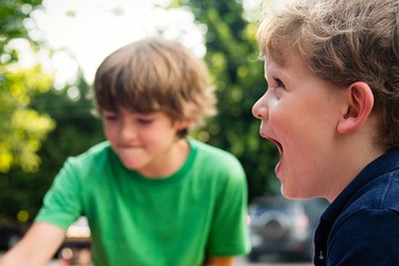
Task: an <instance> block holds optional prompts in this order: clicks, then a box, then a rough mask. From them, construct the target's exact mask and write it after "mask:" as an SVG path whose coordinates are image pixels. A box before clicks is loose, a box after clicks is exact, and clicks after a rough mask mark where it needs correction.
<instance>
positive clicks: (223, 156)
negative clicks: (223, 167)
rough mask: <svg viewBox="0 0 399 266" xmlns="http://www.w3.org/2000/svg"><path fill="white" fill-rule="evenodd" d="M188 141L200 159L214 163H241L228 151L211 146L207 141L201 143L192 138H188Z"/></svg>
mask: <svg viewBox="0 0 399 266" xmlns="http://www.w3.org/2000/svg"><path fill="white" fill-rule="evenodd" d="M189 142H190V146H191V147H192V148H193V149H194V150H196V151H197V156H198V157H199V158H200V159H201V160H212V161H213V162H215V163H217V162H226V163H233V164H239V165H241V163H240V162H239V160H238V159H237V157H236V156H234V155H233V154H232V153H230V152H228V151H225V150H222V149H220V148H217V147H215V146H211V145H209V144H207V143H203V142H200V141H198V140H195V139H192V138H190V139H189Z"/></svg>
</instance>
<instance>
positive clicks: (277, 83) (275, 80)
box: [274, 78, 285, 88]
mask: <svg viewBox="0 0 399 266" xmlns="http://www.w3.org/2000/svg"><path fill="white" fill-rule="evenodd" d="M274 82H275V83H276V87H277V88H280V87H281V88H285V85H284V83H283V82H282V81H281V80H280V79H278V78H274Z"/></svg>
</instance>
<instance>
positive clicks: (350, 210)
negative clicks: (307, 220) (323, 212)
mask: <svg viewBox="0 0 399 266" xmlns="http://www.w3.org/2000/svg"><path fill="white" fill-rule="evenodd" d="M356 194H360V196H358V197H357V198H356V200H354V201H353V202H352V203H350V205H349V206H347V207H346V209H345V211H343V212H342V214H341V215H340V216H339V217H338V219H337V221H336V223H335V227H336V229H338V228H341V227H351V228H352V229H350V230H359V229H361V228H368V227H373V226H376V225H377V224H379V225H378V227H379V228H385V229H384V230H386V231H387V232H389V231H390V230H389V227H390V226H391V225H392V221H395V223H399V201H398V200H397V198H398V196H397V195H398V194H399V171H398V170H394V171H392V172H389V173H386V174H384V175H382V176H379V177H377V178H375V179H374V180H373V181H372V182H370V183H368V184H367V185H366V186H364V187H362V188H361V189H360V190H359V191H357V192H356ZM373 230H377V229H373ZM373 232H375V231H373ZM398 232H399V231H398Z"/></svg>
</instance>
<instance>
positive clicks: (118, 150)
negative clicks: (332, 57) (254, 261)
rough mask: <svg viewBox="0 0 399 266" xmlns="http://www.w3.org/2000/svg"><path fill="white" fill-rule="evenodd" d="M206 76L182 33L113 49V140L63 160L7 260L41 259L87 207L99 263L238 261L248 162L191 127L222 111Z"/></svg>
mask: <svg viewBox="0 0 399 266" xmlns="http://www.w3.org/2000/svg"><path fill="white" fill-rule="evenodd" d="M206 84H207V72H206V67H205V65H204V64H203V62H202V61H201V60H199V59H197V58H196V57H195V56H194V55H193V54H192V53H190V52H189V51H188V50H187V49H186V48H184V47H183V45H181V44H179V43H177V42H172V41H167V40H164V39H160V38H146V39H143V40H140V41H136V42H134V43H132V44H129V45H127V46H124V47H122V48H120V49H119V50H117V51H115V52H114V53H112V54H111V55H109V56H108V57H107V58H106V59H105V60H104V61H103V63H102V64H101V65H100V67H99V68H98V70H97V73H96V77H95V81H94V94H95V99H96V104H97V106H98V109H99V112H100V115H101V118H102V120H103V125H104V133H105V136H106V138H107V141H106V142H103V143H100V144H98V145H96V146H94V147H92V148H91V149H89V150H88V151H87V152H85V153H84V154H81V155H79V156H76V157H72V158H69V159H68V160H67V161H66V163H65V164H64V166H63V168H62V169H61V171H60V172H59V174H58V175H57V177H56V179H55V180H54V184H53V185H52V187H51V189H50V190H49V191H48V193H47V194H46V196H45V198H44V203H43V207H42V208H41V210H40V212H39V214H38V215H37V217H36V219H35V223H34V224H33V226H32V227H31V228H30V230H29V231H28V232H27V234H26V236H25V237H24V238H23V240H21V241H20V243H19V244H18V245H17V246H16V247H15V248H14V249H12V250H11V251H10V252H8V253H7V254H6V255H5V256H4V258H3V260H1V261H0V265H1V266H6V265H24V264H26V263H27V262H29V265H43V264H44V263H45V262H46V261H48V260H49V259H50V258H51V257H52V256H53V254H54V253H55V252H56V250H57V249H58V247H59V246H60V245H61V243H62V241H63V239H64V237H65V231H66V229H67V228H68V227H69V225H71V224H72V223H73V222H74V221H75V220H76V219H77V218H78V217H80V216H81V215H85V216H86V217H87V219H88V222H89V226H90V229H91V233H92V235H91V237H92V254H93V262H94V264H95V265H118V266H123V265H129V266H130V265H138V266H146V265H148V266H150V265H153V266H179V265H181V266H194V265H232V264H233V256H236V255H242V254H245V253H247V252H248V250H249V244H248V240H247V232H246V204H247V190H246V179H245V173H244V171H243V168H242V166H241V164H240V163H239V161H238V160H237V159H236V158H235V157H234V156H233V155H231V154H229V153H227V152H225V151H222V150H220V149H217V148H215V147H211V146H209V145H207V144H204V143H201V142H199V141H196V140H194V139H192V138H190V137H188V136H187V135H188V131H189V129H190V127H191V126H193V125H195V124H198V123H201V122H203V119H205V118H206V117H208V116H210V115H213V114H214V113H215V110H214V103H215V96H214V94H213V93H212V91H211V90H209V89H208V88H207V87H206Z"/></svg>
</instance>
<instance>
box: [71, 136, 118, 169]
mask: <svg viewBox="0 0 399 266" xmlns="http://www.w3.org/2000/svg"><path fill="white" fill-rule="evenodd" d="M110 151H111V146H110V144H109V142H108V141H103V142H100V143H98V144H96V145H94V146H92V147H91V148H89V149H88V150H87V151H85V152H83V153H81V154H79V155H75V156H71V157H69V158H68V159H67V161H68V162H72V163H75V164H76V163H82V164H87V163H88V162H99V160H100V161H101V160H103V159H104V158H107V157H109V156H110Z"/></svg>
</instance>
